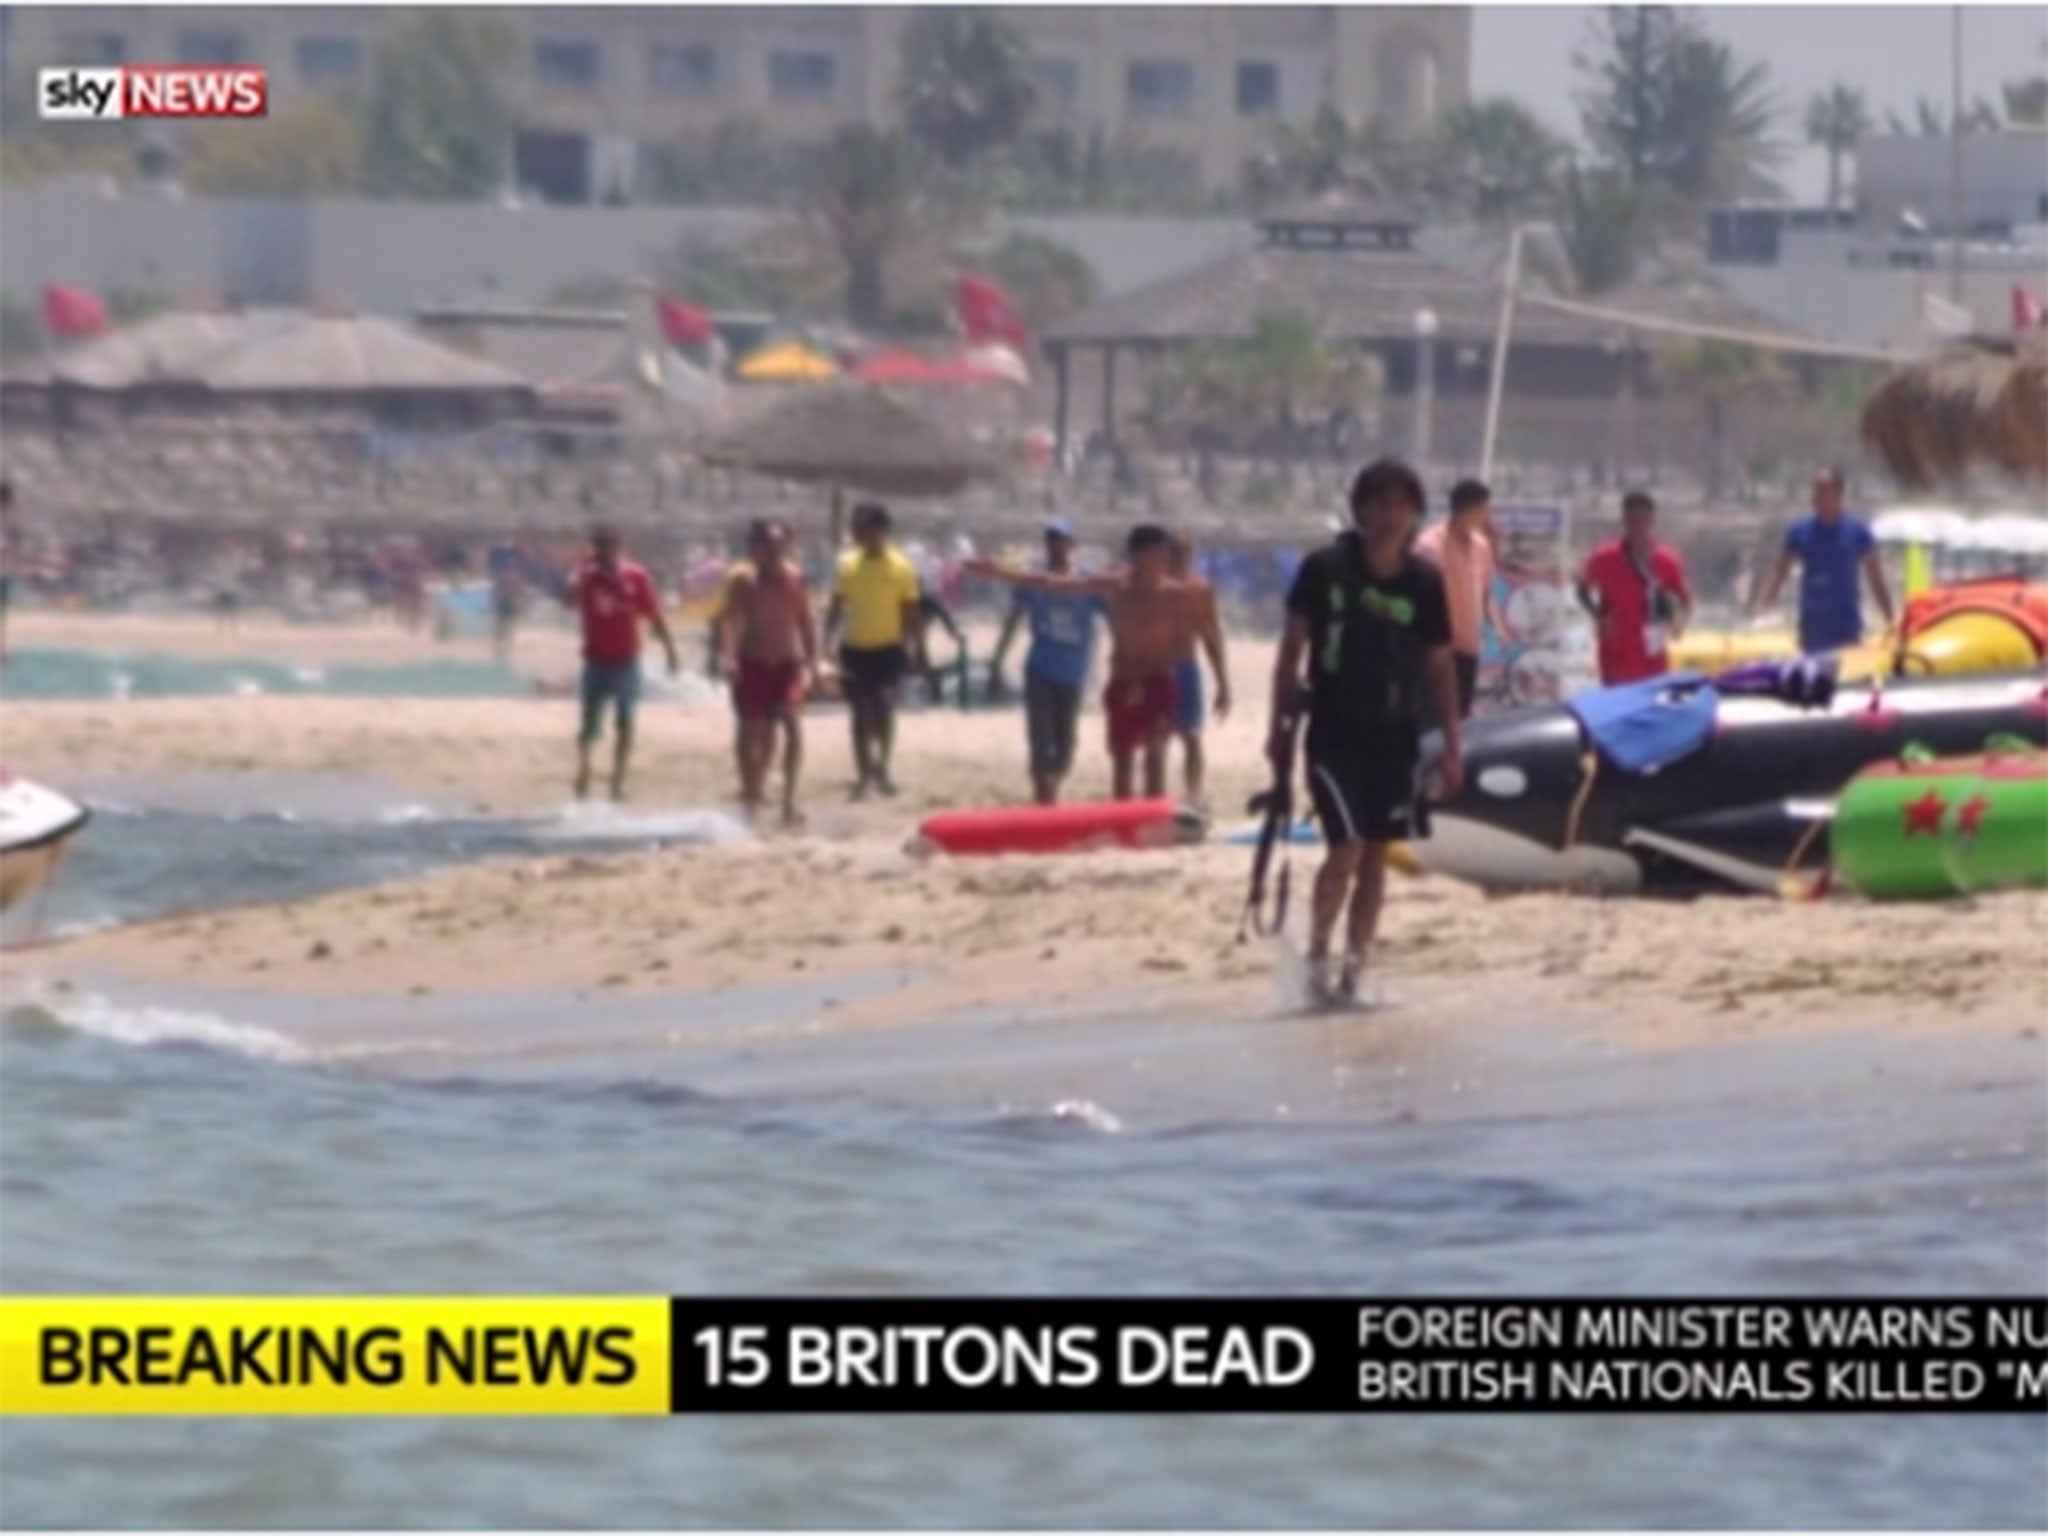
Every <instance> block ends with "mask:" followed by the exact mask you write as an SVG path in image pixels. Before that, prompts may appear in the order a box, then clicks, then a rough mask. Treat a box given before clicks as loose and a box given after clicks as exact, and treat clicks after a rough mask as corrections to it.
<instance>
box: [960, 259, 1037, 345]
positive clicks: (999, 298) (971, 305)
mask: <svg viewBox="0 0 2048 1536" xmlns="http://www.w3.org/2000/svg"><path fill="white" fill-rule="evenodd" d="M953 308H954V312H955V313H956V314H957V315H959V317H960V329H961V331H962V332H964V333H965V334H966V337H967V339H968V341H970V342H981V341H1000V342H1002V343H1004V344H1005V345H1007V346H1012V347H1015V348H1016V349H1017V350H1018V351H1019V352H1024V351H1027V350H1029V348H1030V346H1031V336H1030V333H1029V332H1028V331H1026V330H1025V329H1024V322H1023V321H1022V320H1020V319H1018V318H1017V309H1016V306H1015V305H1013V304H1012V303H1011V302H1010V296H1009V295H1008V294H1006V293H1004V292H1003V290H1002V289H1000V288H998V287H997V286H996V285H995V284H994V283H992V282H990V281H989V280H988V279H987V278H985V277H976V276H975V275H974V274H973V273H971V272H963V273H961V274H960V282H959V285H958V286H957V287H956V288H955V290H954V296H953Z"/></svg>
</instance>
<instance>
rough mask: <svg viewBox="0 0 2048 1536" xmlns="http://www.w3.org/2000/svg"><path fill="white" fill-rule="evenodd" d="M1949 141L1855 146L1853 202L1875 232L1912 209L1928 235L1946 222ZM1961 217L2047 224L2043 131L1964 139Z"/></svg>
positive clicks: (1900, 138) (1913, 139)
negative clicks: (1926, 227) (1923, 220)
mask: <svg viewBox="0 0 2048 1536" xmlns="http://www.w3.org/2000/svg"><path fill="white" fill-rule="evenodd" d="M1950 144H1951V141H1950V140H1949V139H1947V138H1930V137H1925V136H1919V135H1911V136H1909V135H1902V134H1882V135H1878V136H1876V137H1873V138H1868V139H1865V140H1863V142H1862V143H1860V144H1859V145H1857V146H1856V200H1857V202H1858V204H1859V205H1860V206H1861V209H1862V213H1863V217H1864V218H1865V219H1866V220H1867V221H1868V222H1869V223H1870V224H1871V225H1872V226H1873V227H1875V228H1879V229H1889V228H1891V227H1892V226H1893V224H1894V223H1895V221H1896V220H1897V219H1898V217H1899V215H1900V214H1901V213H1902V212H1904V211H1905V210H1907V209H1909V208H1910V209H1912V210H1913V211H1915V212H1916V213H1918V214H1919V215H1920V217H1921V218H1923V219H1925V220H1926V221H1927V223H1928V224H1929V225H1931V226H1933V227H1934V228H1936V229H1947V228H1948V227H1949V225H1950V223H1951V222H1952V219H1951V216H1950V197H1951V193H1950V189H1949V172H1950V166H1951V156H1950ZM1962 191H1963V217H1964V220H1965V222H1966V223H1967V224H1969V225H1970V226H1971V227H1973V228H1974V227H1975V226H1977V225H1979V224H1983V223H1986V222H2003V223H2011V224H2048V132H2042V131H2041V130H2039V129H2035V130H2033V131H2024V130H2022V131H2015V132H2011V133H1979V134H1966V135H1965V136H1964V138H1963V176H1962Z"/></svg>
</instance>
